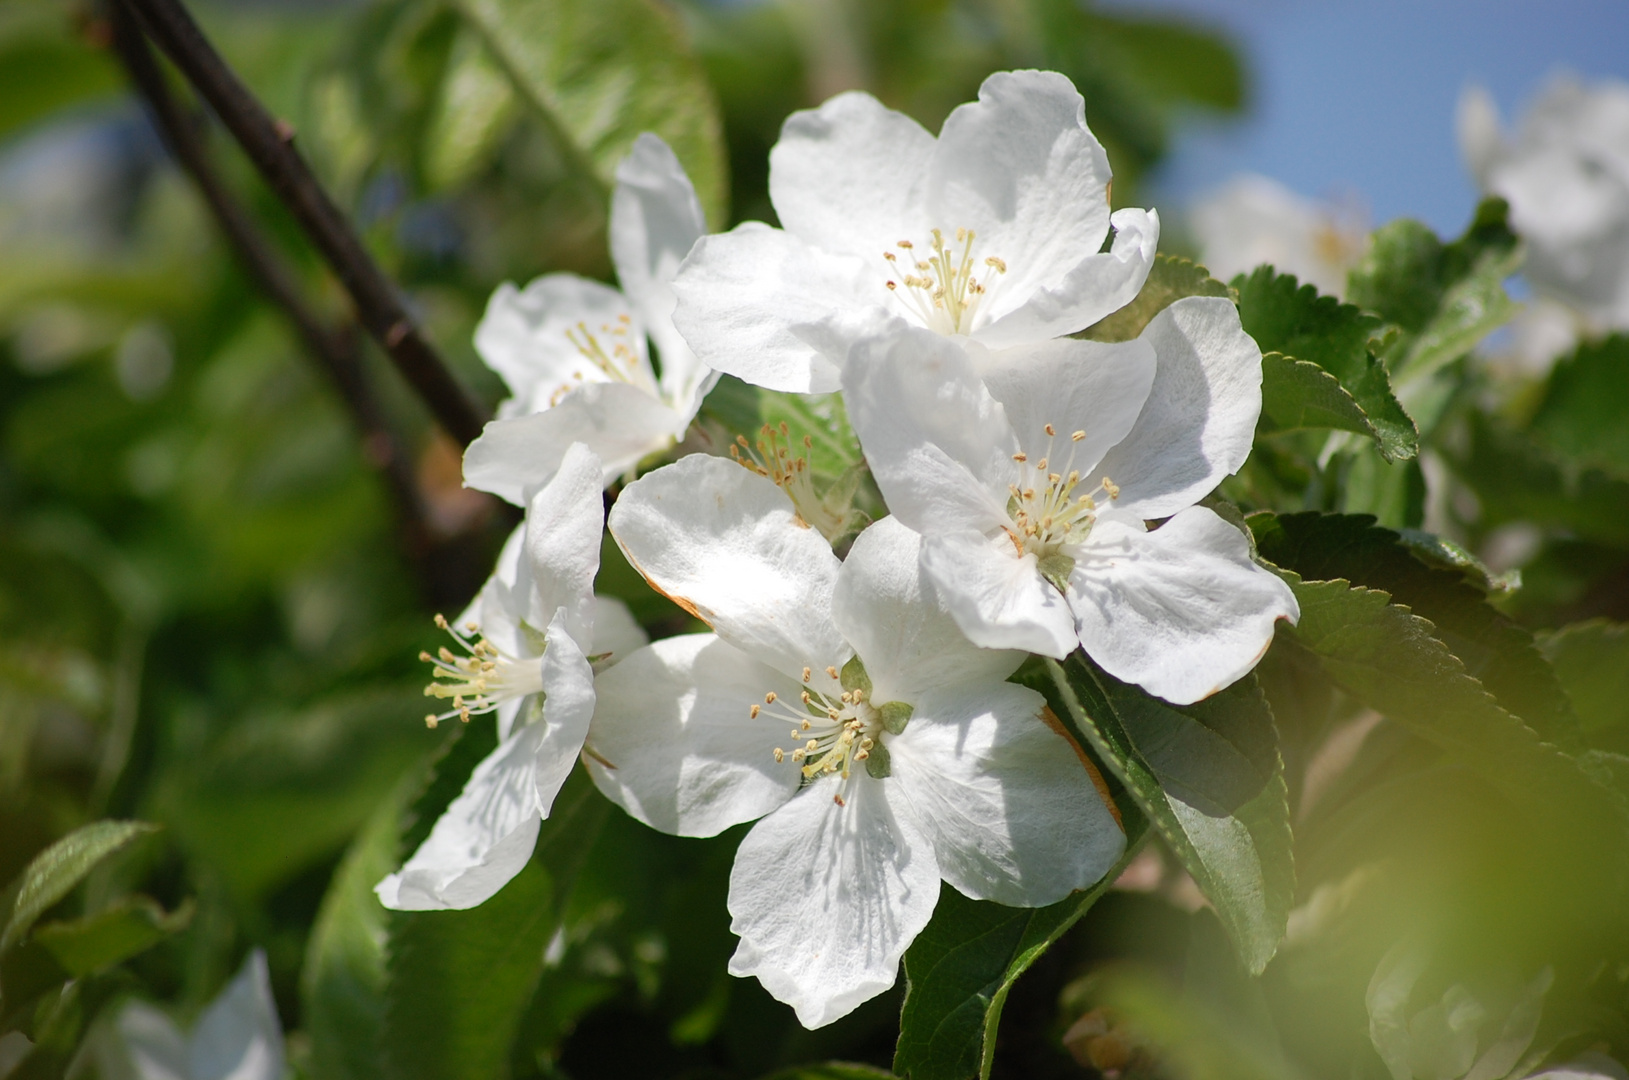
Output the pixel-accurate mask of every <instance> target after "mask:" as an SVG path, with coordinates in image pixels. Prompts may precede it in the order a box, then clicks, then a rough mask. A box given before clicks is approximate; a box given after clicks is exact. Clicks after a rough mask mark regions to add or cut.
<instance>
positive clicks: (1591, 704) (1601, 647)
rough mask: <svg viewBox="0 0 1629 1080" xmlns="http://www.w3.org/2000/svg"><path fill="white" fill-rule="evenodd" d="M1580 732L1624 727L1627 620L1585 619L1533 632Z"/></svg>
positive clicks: (1628, 697) (1627, 719) (1628, 685)
mask: <svg viewBox="0 0 1629 1080" xmlns="http://www.w3.org/2000/svg"><path fill="white" fill-rule="evenodd" d="M1538 646H1539V649H1540V650H1541V651H1542V652H1543V653H1544V655H1545V657H1546V658H1548V659H1549V661H1550V664H1551V666H1552V667H1553V668H1554V669H1555V674H1556V678H1557V679H1559V680H1560V681H1561V685H1562V686H1563V687H1565V688H1566V691H1567V697H1568V698H1569V699H1570V700H1571V701H1572V707H1573V709H1574V711H1576V712H1577V714H1578V721H1579V723H1580V724H1581V725H1582V727H1583V729H1584V731H1585V732H1597V731H1606V730H1608V729H1611V728H1629V625H1626V624H1624V623H1615V622H1609V621H1608V620H1606V619H1591V620H1590V621H1589V622H1583V623H1574V624H1573V625H1571V626H1563V627H1562V628H1561V629H1560V630H1552V631H1551V632H1549V633H1547V634H1541V635H1539V640H1538Z"/></svg>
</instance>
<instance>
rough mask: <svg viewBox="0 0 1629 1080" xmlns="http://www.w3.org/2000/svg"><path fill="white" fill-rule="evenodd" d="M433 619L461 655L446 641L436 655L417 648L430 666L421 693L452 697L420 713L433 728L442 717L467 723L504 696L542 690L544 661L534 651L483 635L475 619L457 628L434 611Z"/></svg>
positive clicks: (491, 707)
mask: <svg viewBox="0 0 1629 1080" xmlns="http://www.w3.org/2000/svg"><path fill="white" fill-rule="evenodd" d="M436 625H437V626H439V627H440V628H441V629H443V630H445V631H447V633H449V634H451V635H452V639H453V640H454V641H456V642H457V643H458V645H459V647H460V648H461V649H462V650H463V651H464V655H463V656H459V655H458V654H457V653H454V652H453V651H452V650H451V649H448V648H446V647H445V646H443V647H442V648H441V649H439V650H438V651H437V654H436V655H435V656H432V655H430V654H429V653H427V652H421V653H419V659H420V660H423V661H425V662H426V663H428V664H430V665H431V666H432V667H433V668H434V669H435V670H434V672H433V673H432V679H433V680H434V681H432V682H431V683H430V685H429V686H426V687H425V688H424V696H425V697H434V698H451V699H452V708H451V709H448V710H447V711H446V712H444V713H439V714H437V713H431V714H430V715H429V716H426V717H425V718H424V723H425V726H427V727H429V728H430V729H431V730H432V731H433V730H435V726H436V725H437V724H439V723H441V721H443V720H451V719H452V718H453V717H455V716H456V717H458V719H459V720H461V721H463V722H464V723H466V724H467V723H469V718H470V717H472V716H477V715H480V714H482V713H489V712H492V711H493V710H494V709H496V708H497V707H498V706H499V705H501V704H503V703H504V702H506V701H513V700H515V699H516V698H524V697H530V696H531V695H533V694H541V693H542V692H543V665H542V664H541V663H540V662H539V660H538V658H537V657H535V656H534V657H517V656H511V655H509V654H508V653H506V652H504V651H503V650H502V649H500V648H498V647H497V646H496V645H494V644H492V642H490V641H488V640H487V639H486V638H484V637H482V636H481V628H480V626H479V625H477V624H476V623H465V624H464V626H463V627H462V628H460V627H457V626H453V625H452V624H451V623H449V622H448V621H447V620H446V619H445V618H443V617H442V616H440V615H437V616H436Z"/></svg>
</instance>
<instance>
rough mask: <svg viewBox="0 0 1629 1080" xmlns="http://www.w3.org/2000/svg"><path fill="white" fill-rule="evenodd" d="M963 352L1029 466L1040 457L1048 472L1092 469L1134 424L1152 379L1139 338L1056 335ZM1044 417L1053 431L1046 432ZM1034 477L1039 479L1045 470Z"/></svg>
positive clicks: (1148, 349)
mask: <svg viewBox="0 0 1629 1080" xmlns="http://www.w3.org/2000/svg"><path fill="white" fill-rule="evenodd" d="M968 352H969V354H970V355H972V356H973V358H974V362H975V363H977V364H978V368H979V374H980V375H982V376H983V377H984V385H985V386H987V387H989V390H990V395H991V396H992V397H994V398H995V399H996V400H997V401H999V402H1000V403H1001V407H1002V409H1004V410H1005V411H1006V414H1007V421H1008V422H1009V423H1010V424H1012V429H1013V431H1014V432H1015V433H1017V435H1018V445H1019V446H1021V447H1023V448H1024V450H1025V451H1026V452H1027V453H1028V455H1029V459H1030V460H1029V463H1028V464H1029V466H1030V467H1032V468H1034V469H1039V468H1040V465H1041V459H1042V458H1045V459H1046V461H1047V467H1046V471H1050V472H1055V473H1059V474H1062V475H1065V476H1067V475H1068V474H1069V472H1070V470H1071V469H1078V470H1080V472H1081V473H1082V474H1084V475H1087V476H1089V475H1091V471H1092V469H1094V468H1095V467H1096V466H1097V463H1098V462H1099V461H1101V460H1102V459H1103V455H1104V454H1105V453H1107V452H1108V450H1109V448H1110V447H1111V446H1113V445H1114V444H1116V443H1118V442H1120V441H1121V440H1122V439H1124V438H1125V437H1126V434H1127V433H1128V432H1130V431H1131V429H1132V426H1133V425H1134V424H1136V422H1137V417H1138V415H1139V414H1140V413H1141V412H1142V409H1143V404H1144V403H1145V402H1146V401H1147V400H1148V392H1149V388H1150V387H1152V386H1153V384H1154V370H1155V363H1156V362H1155V359H1154V349H1153V347H1152V346H1150V345H1149V344H1148V343H1147V342H1146V341H1142V340H1140V339H1139V340H1137V341H1124V342H1118V343H1114V344H1108V343H1105V342H1099V341H1076V340H1074V339H1073V338H1059V339H1057V340H1055V341H1047V342H1043V343H1041V344H1038V345H1024V346H1019V347H1017V348H1012V349H1002V350H1001V351H999V352H991V351H989V350H984V349H980V348H978V347H976V346H975V347H973V348H970V349H969V350H968ZM1048 424H1050V425H1052V428H1053V430H1054V431H1056V432H1057V434H1056V435H1055V436H1049V435H1047V433H1046V426H1047V425H1048ZM1077 431H1080V432H1084V433H1085V434H1084V437H1083V438H1081V440H1080V441H1079V442H1075V441H1074V440H1073V435H1074V433H1075V432H1077ZM1033 476H1034V474H1033V473H1032V477H1033ZM1036 479H1038V481H1039V483H1040V484H1044V483H1045V481H1046V476H1045V473H1044V472H1043V473H1042V474H1040V475H1039V476H1038V477H1037V478H1036Z"/></svg>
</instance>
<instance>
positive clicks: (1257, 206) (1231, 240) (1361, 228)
mask: <svg viewBox="0 0 1629 1080" xmlns="http://www.w3.org/2000/svg"><path fill="white" fill-rule="evenodd" d="M1191 216H1192V224H1193V231H1194V235H1195V237H1196V239H1198V241H1199V246H1200V259H1201V261H1202V262H1204V264H1205V266H1206V267H1208V268H1209V269H1210V271H1211V273H1213V274H1215V275H1216V276H1217V277H1219V278H1221V279H1222V280H1223V281H1228V280H1230V279H1232V278H1233V277H1234V276H1236V275H1238V274H1248V273H1249V272H1250V271H1251V270H1254V269H1255V268H1256V267H1258V266H1260V265H1262V264H1263V263H1267V264H1269V265H1271V266H1272V267H1274V268H1275V269H1276V270H1278V271H1279V272H1281V273H1285V274H1294V275H1295V276H1296V277H1298V278H1300V279H1301V281H1303V282H1310V283H1312V284H1313V285H1316V286H1317V287H1318V291H1319V292H1321V293H1323V294H1324V295H1326V296H1341V295H1343V294H1344V293H1345V292H1346V272H1347V271H1348V270H1350V269H1351V268H1352V267H1353V266H1354V265H1355V264H1356V263H1357V261H1358V259H1359V258H1360V257H1361V256H1362V255H1363V248H1364V244H1365V243H1366V242H1367V240H1368V233H1369V230H1368V228H1367V227H1366V226H1365V224H1364V222H1363V220H1362V218H1361V215H1360V214H1358V213H1355V212H1354V211H1353V209H1352V208H1351V207H1342V206H1336V205H1333V204H1330V203H1322V202H1316V201H1314V200H1312V199H1308V198H1304V197H1303V196H1301V195H1297V194H1296V193H1295V192H1293V191H1291V190H1290V189H1289V188H1287V187H1285V186H1284V185H1283V184H1280V183H1279V182H1278V181H1276V180H1271V179H1268V178H1267V177H1265V176H1258V175H1256V174H1254V173H1245V174H1243V175H1240V176H1236V177H1234V178H1233V179H1232V180H1231V181H1229V182H1228V183H1227V184H1226V185H1225V186H1224V187H1222V188H1220V189H1219V190H1217V191H1214V192H1212V193H1211V194H1210V195H1208V196H1207V197H1205V198H1204V199H1202V200H1201V201H1200V202H1199V203H1198V204H1197V205H1196V206H1195V207H1194V208H1193V213H1192V215H1191Z"/></svg>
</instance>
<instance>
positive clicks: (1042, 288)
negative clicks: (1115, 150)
mask: <svg viewBox="0 0 1629 1080" xmlns="http://www.w3.org/2000/svg"><path fill="white" fill-rule="evenodd" d="M1110 220H1111V221H1113V223H1114V243H1113V244H1111V245H1110V246H1109V250H1108V251H1104V252H1098V253H1097V254H1093V255H1086V256H1084V257H1082V258H1081V260H1080V261H1079V262H1078V263H1076V264H1075V266H1074V267H1073V268H1071V269H1070V270H1069V271H1068V272H1067V273H1065V274H1062V275H1060V276H1058V277H1057V278H1056V279H1055V280H1056V283H1055V284H1043V283H1040V282H1037V283H1036V286H1035V288H1034V290H1033V291H1031V292H1028V293H1022V292H1020V291H1019V290H1018V289H1017V288H1016V286H1017V284H1018V283H1017V282H1014V283H1013V284H1012V285H1008V284H1007V283H1005V282H998V283H997V286H996V289H997V291H996V294H995V295H994V296H992V297H991V300H992V301H994V302H992V303H991V304H990V305H989V307H988V308H986V309H985V310H983V311H981V312H980V313H979V314H980V315H981V316H982V317H985V318H989V319H992V320H994V321H992V322H987V323H985V324H983V325H981V326H980V327H979V328H978V329H977V330H975V331H974V332H973V336H974V337H976V338H977V339H978V340H979V341H982V342H984V343H985V344H986V345H989V346H991V347H992V348H1002V347H1005V346H1009V345H1017V344H1020V343H1022V342H1026V341H1040V340H1044V339H1046V338H1050V337H1055V336H1057V335H1058V334H1072V333H1074V332H1075V330H1081V329H1084V328H1085V327H1088V326H1090V325H1092V323H1094V322H1096V321H1097V320H1099V319H1101V318H1103V317H1104V316H1105V315H1110V314H1112V313H1114V312H1116V311H1118V310H1120V309H1121V308H1123V307H1125V306H1126V305H1127V304H1129V303H1131V301H1132V300H1134V299H1135V298H1136V296H1137V293H1138V292H1139V291H1141V289H1142V287H1143V282H1144V281H1146V280H1147V279H1148V271H1149V270H1151V269H1153V266H1154V252H1155V250H1156V249H1157V248H1158V247H1159V242H1160V217H1159V215H1158V214H1157V213H1155V212H1154V211H1152V210H1136V209H1126V210H1116V211H1115V212H1114V216H1113V218H1111V219H1110ZM1020 296H1022V297H1023V304H1022V306H1020V307H1016V308H1013V310H1011V311H1010V312H1006V313H1002V309H1003V307H1004V306H1005V305H1007V304H1010V303H1013V302H1015V301H1016V299H1017V298H1018V297H1020ZM1070 327H1073V329H1069V328H1070Z"/></svg>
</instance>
